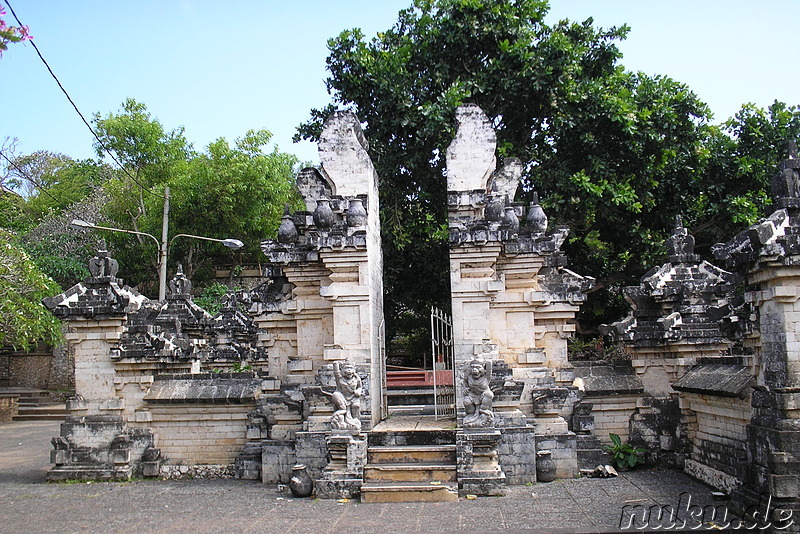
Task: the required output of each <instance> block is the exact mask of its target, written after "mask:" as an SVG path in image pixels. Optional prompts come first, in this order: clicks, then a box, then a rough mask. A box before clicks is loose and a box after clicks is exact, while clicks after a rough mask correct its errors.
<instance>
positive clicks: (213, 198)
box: [94, 99, 298, 289]
mask: <svg viewBox="0 0 800 534" xmlns="http://www.w3.org/2000/svg"><path fill="white" fill-rule="evenodd" d="M94 120H95V128H96V131H97V133H98V136H99V137H100V140H101V141H102V144H100V143H98V144H97V145H96V146H95V148H96V149H97V151H98V154H102V153H103V151H104V150H106V149H108V150H110V151H111V152H112V153H113V154H114V156H115V158H116V159H117V160H118V161H119V162H120V163H121V164H122V165H123V166H124V168H125V170H126V171H127V172H125V173H121V174H118V176H117V177H116V178H115V179H113V180H111V181H109V182H108V184H107V186H106V188H105V189H106V192H107V194H108V196H109V202H108V203H107V205H106V206H105V208H104V210H103V215H104V217H105V219H104V221H105V222H106V223H108V225H109V226H116V227H118V228H126V229H132V230H135V231H140V232H146V233H149V234H151V235H154V236H157V237H160V236H161V221H162V213H163V206H164V199H163V194H164V188H165V187H167V186H168V187H169V188H170V195H171V199H170V227H169V228H170V236H174V235H176V234H193V235H199V236H203V237H211V238H220V239H224V238H236V239H240V240H242V241H243V242H245V244H246V248H245V249H244V250H242V252H241V253H239V254H238V256H237V260H238V261H245V260H252V261H256V260H257V254H259V247H258V245H259V242H260V240H261V239H264V238H265V237H268V236H269V235H270V234H274V233H275V232H276V231H277V227H278V225H279V222H280V216H281V214H282V210H283V205H284V203H287V202H289V203H296V202H297V200H296V199H297V198H298V197H297V195H296V193H295V190H294V187H293V183H294V173H293V167H294V165H296V163H297V160H296V158H295V157H294V156H292V155H289V154H285V153H282V152H279V151H278V150H277V149H273V150H271V151H267V150H266V146H267V145H268V144H269V142H270V138H271V135H270V133H269V132H267V131H265V130H260V131H250V132H248V133H247V134H245V135H244V136H243V137H242V138H241V139H238V140H237V141H236V142H235V144H234V146H233V147H231V146H230V145H229V144H228V142H227V141H225V139H219V140H217V141H215V142H213V143H211V144H210V145H209V146H208V149H207V151H206V152H203V153H198V152H196V151H194V150H193V149H192V147H191V145H190V144H189V143H188V142H187V141H186V139H185V138H184V135H183V129H182V128H177V129H174V130H167V129H165V128H164V127H163V126H162V124H161V123H160V122H159V121H158V120H157V119H155V118H153V117H152V116H151V115H150V113H149V112H148V111H147V108H146V107H145V106H144V104H141V103H139V102H136V101H135V100H133V99H128V100H127V101H126V102H125V103H124V104H123V106H122V108H121V110H120V112H119V113H112V114H109V115H107V116H106V117H105V118H100V115H99V114H96V115H95V119H94ZM106 237H107V239H108V240H109V243H111V244H112V245H113V249H114V251H115V254H116V257H117V259H118V260H119V262H120V274H121V275H122V276H123V277H124V278H125V279H126V280H127V281H129V283H132V284H138V285H143V286H144V287H145V288H148V289H152V287H153V285H154V283H155V273H156V264H157V251H156V250H155V246H154V245H155V243H153V241H152V240H149V239H148V238H146V237H142V238H137V239H134V238H133V237H132V236H129V235H124V234H110V233H109V234H107V235H106ZM230 258H231V256H230V251H229V250H228V249H226V248H224V247H223V246H222V245H219V244H216V243H210V242H207V241H198V240H194V239H187V238H183V239H177V240H176V241H175V242H174V247H173V248H172V250H170V253H169V259H170V267H172V266H174V264H175V263H176V262H178V261H180V262H182V263H183V265H184V271H185V272H186V274H187V276H189V277H193V275H195V274H200V273H198V269H200V268H201V267H204V266H210V265H212V264H214V263H219V262H223V263H228V262H230ZM206 274H208V273H206ZM196 282H197V280H196ZM200 282H202V280H200Z"/></svg>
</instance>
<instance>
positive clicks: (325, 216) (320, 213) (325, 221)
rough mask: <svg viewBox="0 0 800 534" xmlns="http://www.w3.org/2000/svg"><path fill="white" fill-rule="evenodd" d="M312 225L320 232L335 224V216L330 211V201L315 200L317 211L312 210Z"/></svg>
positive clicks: (323, 199) (325, 199)
mask: <svg viewBox="0 0 800 534" xmlns="http://www.w3.org/2000/svg"><path fill="white" fill-rule="evenodd" d="M313 217H314V225H315V226H316V227H317V228H319V229H322V230H327V229H329V228H330V227H332V226H333V224H334V223H335V222H336V216H335V215H334V214H333V210H332V209H331V201H330V200H328V199H327V198H320V199H319V200H317V209H315V210H314V215H313Z"/></svg>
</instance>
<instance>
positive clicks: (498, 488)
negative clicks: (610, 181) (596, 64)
mask: <svg viewBox="0 0 800 534" xmlns="http://www.w3.org/2000/svg"><path fill="white" fill-rule="evenodd" d="M455 119H456V122H457V124H458V129H457V133H456V136H455V138H454V139H453V141H452V143H451V144H450V146H449V147H448V149H447V153H446V158H447V188H448V194H447V203H448V205H447V209H448V218H449V245H450V280H451V299H452V300H451V302H452V324H451V327H452V340H451V341H452V348H453V353H454V359H453V362H452V365H449V364H448V363H447V362H439V361H437V362H436V364H434V368H435V370H433V371H431V372H432V373H433V375H432V376H433V377H434V379H435V380H436V379H438V378H439V377H446V376H449V377H450V380H451V381H450V382H449V384H450V387H451V388H455V399H456V400H455V402H454V403H453V406H454V411H455V416H453V417H452V419H442V420H438V419H436V420H433V419H431V418H427V419H426V418H425V417H424V416H420V418H419V420H412V421H411V422H412V423H413V424H412V425H411V426H413V428H411V429H409V428H403V427H402V425H401V424H400V422H398V421H397V420H393V419H392V418H388V417H387V415H388V402H387V386H386V376H387V371H386V357H385V353H384V345H385V341H386V340H385V339H384V333H383V330H384V323H383V286H382V269H383V265H382V255H381V237H380V220H379V200H378V177H377V175H376V172H375V169H374V167H373V164H372V161H371V159H370V157H369V154H368V149H369V147H368V145H367V141H366V139H365V137H364V134H363V132H362V130H361V126H360V123H359V121H358V119H357V117H356V116H355V115H353V114H352V113H348V112H340V113H336V114H334V115H332V116H331V117H330V118H329V119H328V120H327V121H326V122H325V125H324V128H323V131H322V134H321V137H320V143H319V154H320V161H321V162H322V165H321V167H320V168H307V169H304V170H302V171H301V172H300V173H299V174H298V176H297V187H298V191H299V192H300V194H301V195H302V197H303V199H304V203H305V206H304V209H302V210H299V211H296V212H294V213H292V212H291V210H290V209H289V208H287V209H286V212H285V214H284V216H283V218H282V220H281V224H280V228H279V229H278V235H277V239H275V240H265V241H263V242H262V244H261V249H262V251H263V253H264V255H265V258H266V265H265V266H264V268H263V273H262V274H263V280H262V282H261V283H260V284H259V285H257V286H255V287H253V288H252V289H248V290H245V291H240V292H237V293H236V294H231V295H229V296H228V297H226V301H225V304H224V306H223V307H222V309H221V310H220V311H219V312H218V313H217V314H215V315H213V316H212V315H211V314H209V313H207V312H206V311H205V310H203V309H202V308H200V307H198V306H197V305H196V304H195V303H194V302H193V301H192V293H191V282H190V281H189V280H188V279H187V278H186V277H185V275H184V274H183V272H182V271H181V269H180V268H179V269H178V272H177V273H176V274H175V277H174V278H173V279H172V281H171V282H170V285H169V288H170V289H169V294H168V295H167V297H166V299H165V300H164V301H153V300H150V299H147V298H145V297H144V296H142V295H140V294H139V293H138V292H137V291H136V290H135V289H132V288H130V287H127V286H125V285H124V284H123V283H122V281H121V280H119V279H118V278H116V275H117V271H118V265H117V263H116V261H115V260H113V258H111V257H110V255H109V253H108V252H107V251H105V250H100V251H98V253H97V255H96V256H95V257H94V258H92V259H91V260H90V261H89V270H90V273H91V275H90V276H89V277H88V278H86V279H85V280H84V281H83V282H81V283H79V284H77V285H75V286H74V287H72V288H70V289H69V290H67V291H65V292H64V293H62V294H60V295H57V296H54V297H52V298H48V299H45V301H44V304H45V306H46V307H47V308H48V309H49V310H51V311H52V313H53V314H54V315H56V316H57V317H59V318H61V319H63V320H64V321H65V322H66V324H67V329H68V334H67V340H68V341H69V343H70V344H71V345H72V349H73V350H74V354H75V388H76V395H75V396H74V397H73V398H71V399H69V401H68V403H67V405H68V408H69V410H70V416H69V417H68V418H67V420H66V421H65V422H64V424H63V425H62V427H61V434H60V436H58V437H56V438H54V439H53V447H54V449H53V451H52V455H51V459H52V462H53V463H54V464H55V467H53V469H52V470H51V471H50V472H49V475H48V477H49V478H50V479H51V480H66V479H94V480H109V479H110V480H121V479H122V480H124V479H128V478H130V477H132V476H146V477H147V476H151V477H154V476H161V477H204V476H235V477H238V478H245V479H255V480H261V481H263V482H264V483H281V484H287V483H289V480H290V478H291V477H292V472H293V466H295V465H297V464H302V466H304V469H302V471H303V472H307V473H308V474H309V475H310V477H311V479H312V480H313V483H314V489H315V493H316V495H317V496H318V497H322V498H342V497H347V498H355V497H359V496H360V497H361V499H362V500H363V501H365V502H385V501H392V500H395V501H397V500H455V499H458V496H459V494H461V495H466V494H475V495H502V494H503V493H504V492H505V491H506V488H505V487H506V485H507V484H526V483H534V482H537V480H536V462H537V451H540V452H541V453H542V454H541V456H542V457H543V458H545V457H547V458H552V461H553V462H554V465H555V476H556V477H560V478H571V477H573V476H575V475H576V474H577V473H578V471H579V469H581V468H594V467H595V466H597V465H598V464H600V463H608V461H609V460H608V455H606V454H605V453H604V452H603V451H602V445H604V444H608V443H609V441H610V438H609V434H611V433H614V434H617V435H619V436H620V437H621V438H622V440H623V441H626V442H630V443H632V444H635V445H637V446H642V447H644V448H645V449H646V450H647V455H646V460H647V461H648V462H650V463H661V464H666V465H671V466H675V467H678V468H681V469H684V470H685V471H686V472H688V473H690V474H691V475H693V476H695V477H697V478H699V479H701V480H703V481H705V482H706V483H708V484H710V485H712V486H714V487H717V488H719V489H722V490H724V491H726V492H728V493H730V494H731V495H732V496H733V498H734V501H735V502H736V503H738V504H739V505H740V506H741V507H742V508H745V507H746V506H749V505H750V504H754V503H757V502H758V499H759V497H760V496H761V495H762V494H769V495H771V496H772V498H773V499H774V502H775V503H776V504H779V505H780V506H781V507H783V509H788V510H793V511H795V512H796V513H797V514H798V516H800V501H798V494H799V493H800V474H798V473H800V456H799V455H800V423H798V421H800V411H799V408H798V407H799V406H800V400H799V399H800V397H798V396H799V395H800V392H799V391H800V330H798V329H800V304H799V302H800V289H798V287H800V270H799V268H798V266H800V198H798V196H799V195H800V160H798V157H797V150H796V148H795V147H794V145H790V146H789V150H788V156H787V159H786V160H785V161H784V162H783V163H782V164H781V165H780V168H779V169H778V173H777V174H776V176H775V179H774V181H773V195H774V197H775V208H776V211H774V213H772V215H770V216H769V217H768V218H767V219H765V220H763V221H762V222H760V223H758V224H756V225H754V226H752V227H751V228H749V229H747V230H746V231H744V232H741V233H740V234H739V235H737V236H735V237H734V238H733V239H732V240H730V241H729V242H727V243H725V244H720V245H718V246H716V247H715V249H714V255H715V258H716V261H718V262H719V263H720V265H721V266H722V267H724V269H727V270H724V269H723V268H720V267H717V266H715V265H713V264H712V263H710V262H707V261H704V260H702V259H701V258H700V256H698V255H697V254H695V251H694V238H693V237H692V236H691V235H690V233H689V231H688V229H687V228H685V227H684V226H683V221H681V220H680V218H678V219H677V220H676V223H675V227H674V230H673V232H672V235H671V236H670V237H669V238H668V239H667V240H666V243H665V250H666V256H665V260H664V263H663V264H662V265H661V266H659V267H655V268H653V269H652V270H651V271H649V272H648V273H647V274H646V275H645V276H643V277H642V278H641V280H640V283H639V284H638V285H636V286H633V287H629V288H626V289H625V291H624V295H625V298H626V299H627V300H628V302H629V304H630V305H631V308H632V312H631V314H630V315H629V316H628V317H627V318H624V319H622V320H620V321H618V322H616V323H613V324H611V325H608V326H606V327H604V330H603V332H604V334H605V336H606V338H607V339H608V340H613V341H615V342H616V343H618V344H620V345H621V346H622V348H623V352H624V356H625V357H624V358H621V359H620V360H617V361H574V359H571V358H570V356H569V355H568V352H567V341H568V339H569V338H570V337H571V336H572V335H573V333H574V331H575V324H574V321H575V316H576V313H577V312H578V310H579V308H580V305H581V304H582V303H583V302H584V301H585V298H586V292H587V291H589V290H590V289H591V288H592V286H593V284H594V280H593V279H592V278H591V277H586V276H581V275H579V274H577V273H574V272H572V271H570V270H569V269H568V268H567V259H566V257H565V255H564V254H563V253H562V252H561V246H562V244H563V243H564V242H565V240H566V238H567V236H568V234H569V230H568V229H567V228H565V227H562V226H552V225H551V224H550V222H549V220H548V217H547V214H546V213H545V212H544V210H543V209H542V206H541V205H540V204H539V202H538V198H537V197H536V195H535V194H534V200H533V202H531V203H530V204H529V205H528V206H524V205H523V204H521V203H518V202H515V195H516V192H517V189H518V185H519V180H520V176H521V174H522V162H520V161H519V160H516V159H513V158H510V159H506V160H504V161H502V162H500V163H499V164H498V162H497V157H496V148H497V147H496V143H497V140H496V135H495V132H494V129H493V128H492V125H491V122H490V120H489V118H488V117H487V116H486V115H485V114H484V112H483V111H482V110H481V109H480V108H479V107H477V106H475V105H464V106H461V107H459V108H458V109H457V110H456V114H455ZM449 342H450V340H448V343H449ZM432 356H433V355H432ZM436 356H438V355H436ZM432 359H433V358H432ZM448 365H449V366H448ZM244 369H247V371H244V372H241V371H242V370H244ZM434 395H435V394H434ZM397 419H400V418H397ZM406 423H408V419H406ZM425 425H428V426H425ZM548 462H549V460H548ZM299 470H300V468H299V467H298V468H297V469H296V471H299ZM547 471H551V470H550V469H548V470H547ZM543 472H544V470H543ZM551 474H552V473H548V478H549V475H551Z"/></svg>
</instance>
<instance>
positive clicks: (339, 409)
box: [323, 362, 363, 431]
mask: <svg viewBox="0 0 800 534" xmlns="http://www.w3.org/2000/svg"><path fill="white" fill-rule="evenodd" d="M333 376H334V377H335V378H336V391H334V392H333V393H327V392H325V393H326V394H328V395H330V396H331V402H332V403H333V407H334V408H335V411H334V412H333V415H332V416H331V428H332V429H334V430H356V431H360V430H361V394H362V392H363V390H362V384H361V378H360V377H359V376H358V373H357V372H356V368H355V366H354V365H353V364H352V363H350V362H344V363H343V364H341V363H340V362H335V363H334V364H333ZM323 392H324V391H323Z"/></svg>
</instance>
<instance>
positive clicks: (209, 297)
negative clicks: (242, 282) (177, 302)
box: [194, 282, 237, 315]
mask: <svg viewBox="0 0 800 534" xmlns="http://www.w3.org/2000/svg"><path fill="white" fill-rule="evenodd" d="M236 290H237V289H233V291H236ZM230 292H231V288H229V287H228V286H226V285H225V284H220V283H219V282H214V283H212V284H209V285H208V286H206V287H205V288H204V289H203V293H202V294H201V295H200V296H199V297H197V298H196V299H194V303H195V304H197V305H198V306H200V307H201V308H203V309H204V310H206V311H207V312H208V313H210V314H211V315H216V314H217V312H219V310H221V309H222V298H223V297H224V296H225V295H227V294H228V293H230Z"/></svg>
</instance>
